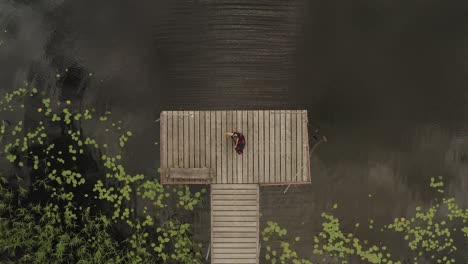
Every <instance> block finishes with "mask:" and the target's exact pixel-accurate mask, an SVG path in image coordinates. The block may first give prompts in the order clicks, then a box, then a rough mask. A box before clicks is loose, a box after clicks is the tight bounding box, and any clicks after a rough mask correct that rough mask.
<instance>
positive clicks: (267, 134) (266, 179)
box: [263, 110, 270, 183]
mask: <svg viewBox="0 0 468 264" xmlns="http://www.w3.org/2000/svg"><path fill="white" fill-rule="evenodd" d="M263 115H264V117H265V127H264V134H265V177H264V180H263V182H264V183H265V182H269V181H270V111H269V110H265V112H264V114H263Z"/></svg>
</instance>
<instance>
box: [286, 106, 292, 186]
mask: <svg viewBox="0 0 468 264" xmlns="http://www.w3.org/2000/svg"><path fill="white" fill-rule="evenodd" d="M285 116H286V124H285V126H284V129H285V134H286V138H285V139H286V142H285V143H286V144H285V146H286V153H285V155H286V173H285V182H292V179H291V178H292V176H291V113H287V114H285Z"/></svg>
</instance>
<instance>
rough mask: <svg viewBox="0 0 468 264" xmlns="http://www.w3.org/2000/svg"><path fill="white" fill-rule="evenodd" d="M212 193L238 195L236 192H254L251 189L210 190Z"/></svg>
mask: <svg viewBox="0 0 468 264" xmlns="http://www.w3.org/2000/svg"><path fill="white" fill-rule="evenodd" d="M211 193H212V194H214V195H216V194H233V195H236V194H237V195H238V194H253V193H254V192H253V191H252V190H216V189H214V190H212V191H211Z"/></svg>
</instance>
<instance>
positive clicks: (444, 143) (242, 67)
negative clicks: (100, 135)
mask: <svg viewBox="0 0 468 264" xmlns="http://www.w3.org/2000/svg"><path fill="white" fill-rule="evenodd" d="M466 10H467V4H466V3H464V2H462V1H457V2H447V1H446V2H442V1H430V2H421V1H393V2H371V1H358V2H353V3H348V2H345V1H314V2H310V3H307V4H305V2H303V1H287V2H284V1H257V2H255V3H250V2H244V1H239V2H236V3H234V2H229V1H173V2H171V3H165V4H162V3H160V2H158V1H143V2H139V4H137V5H136V4H134V3H133V2H129V1H112V2H109V1H58V0H57V1H3V2H0V43H1V44H0V57H1V59H0V67H1V69H2V70H1V71H0V83H1V85H2V86H5V87H10V86H13V87H14V86H20V85H21V84H22V81H23V80H25V79H27V80H29V81H30V82H31V81H32V82H34V83H35V84H36V85H38V87H41V88H43V89H48V87H49V88H50V87H55V86H57V87H60V88H61V90H60V96H62V97H63V98H73V99H76V100H79V101H80V102H81V103H82V104H84V105H92V106H93V107H96V108H97V109H100V110H102V111H104V110H107V109H112V111H113V113H114V114H115V115H116V116H122V119H124V120H128V123H127V125H128V126H129V127H131V128H133V130H134V131H135V134H136V136H135V137H134V139H133V141H132V142H131V143H130V144H129V146H128V148H129V154H130V155H132V156H133V157H134V158H133V159H132V161H129V164H128V166H129V167H130V169H131V170H135V171H140V172H143V173H149V172H151V171H153V170H154V169H155V168H157V167H158V164H157V160H158V159H159V148H158V145H157V141H158V131H159V124H158V123H157V122H155V120H156V119H157V118H158V116H159V112H160V111H161V110H162V109H165V110H166V109H175V110H182V109H304V108H305V109H307V110H308V113H309V120H310V125H311V128H315V127H317V126H320V127H321V132H322V134H323V135H325V136H326V137H327V139H328V143H327V144H322V145H320V146H319V147H318V148H316V150H315V151H314V153H313V154H312V156H311V172H312V184H311V185H307V186H293V187H291V188H290V189H289V190H288V191H287V192H286V193H284V191H285V188H286V186H283V187H269V188H266V187H265V188H262V193H261V209H262V212H263V218H262V219H265V220H267V219H268V220H275V221H277V222H279V223H280V224H281V225H284V226H285V227H286V228H288V229H289V230H290V231H292V232H293V233H295V234H300V235H301V237H302V238H303V243H301V244H300V245H302V247H301V248H300V252H301V253H303V254H305V255H307V254H309V253H310V252H311V250H310V248H308V246H307V245H308V244H310V243H308V242H311V241H312V235H311V234H312V233H313V232H315V231H316V230H318V229H319V228H320V226H319V223H320V222H319V221H320V212H322V211H323V210H327V209H328V208H330V206H331V204H333V203H335V202H336V203H338V204H340V211H339V212H338V215H339V216H343V217H345V218H344V219H345V222H344V223H343V224H344V226H345V228H349V227H351V226H352V225H353V224H354V223H355V222H359V221H364V220H365V219H367V218H368V217H369V216H373V218H374V219H376V221H379V220H381V221H384V219H393V217H397V216H402V215H405V214H406V213H408V212H410V211H411V210H412V208H413V207H414V205H415V204H420V203H427V202H428V201H429V200H430V198H431V197H430V193H429V192H428V191H427V190H428V180H429V178H431V177H436V176H439V175H443V176H444V177H445V178H446V179H447V181H448V187H447V190H448V191H449V193H450V194H452V195H454V196H455V197H456V198H457V200H459V201H460V202H461V203H463V205H465V206H466V204H467V203H468V197H467V196H466V194H464V191H463V190H466V189H467V188H468V181H467V180H466V177H465V175H466V173H467V168H468V162H467V160H468V159H467V157H468V152H467V149H468V148H467V146H468V143H467V136H468V126H467V125H466V124H467V121H468V118H467V114H468V108H467V104H466V102H467V99H468V89H466V87H465V86H466V84H467V80H468V71H467V70H466V61H467V54H468V53H467V49H466V45H465V44H466V39H467V37H468V29H467V27H466V25H467V24H468V23H467V21H466V20H467V19H468V16H466V15H465V14H466ZM56 74H60V76H61V77H60V78H57V77H56ZM56 92H58V91H56ZM310 130H312V129H310ZM148 142H149V143H150V144H148ZM153 143H154V144H153ZM139 164H154V166H153V167H151V166H149V167H148V168H140V167H139ZM194 221H195V223H196V229H197V230H196V232H197V234H198V237H199V239H200V240H201V241H202V242H205V243H207V242H208V240H209V208H207V209H206V210H202V211H200V212H199V213H198V214H197V215H196V216H195V219H194ZM368 235H369V236H371V234H368Z"/></svg>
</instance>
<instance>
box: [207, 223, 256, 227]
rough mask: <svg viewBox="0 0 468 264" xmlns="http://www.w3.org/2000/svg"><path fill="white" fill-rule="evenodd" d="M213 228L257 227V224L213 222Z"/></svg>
mask: <svg viewBox="0 0 468 264" xmlns="http://www.w3.org/2000/svg"><path fill="white" fill-rule="evenodd" d="M211 226H213V227H223V226H225V227H257V222H213V223H211Z"/></svg>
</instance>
